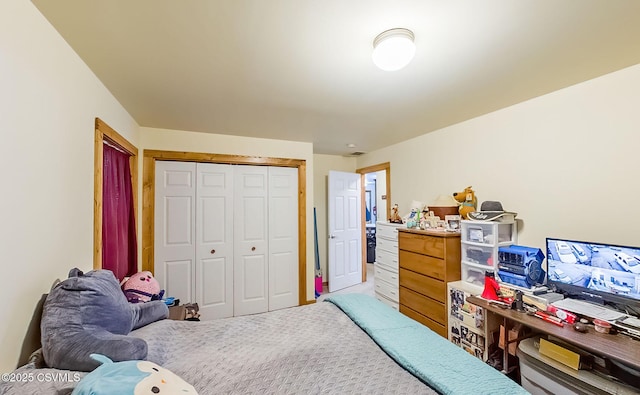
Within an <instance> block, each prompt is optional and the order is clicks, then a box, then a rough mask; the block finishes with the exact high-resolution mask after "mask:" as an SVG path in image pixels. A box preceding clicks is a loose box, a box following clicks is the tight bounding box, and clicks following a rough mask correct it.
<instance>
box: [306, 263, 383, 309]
mask: <svg viewBox="0 0 640 395" xmlns="http://www.w3.org/2000/svg"><path fill="white" fill-rule="evenodd" d="M373 273H374V271H373V263H367V281H366V282H364V283H360V284H356V285H354V286H352V287H348V288H344V289H341V290H339V291H336V292H332V293H329V289H328V288H327V286H326V285H325V286H324V287H323V293H322V295H320V296H319V297H318V299H317V301H318V302H321V301H322V300H323V299H324V298H326V297H327V296H329V295H332V294H349V293H361V294H367V295H371V296H375V287H374V285H373V284H374V274H373Z"/></svg>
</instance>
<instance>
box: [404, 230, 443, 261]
mask: <svg viewBox="0 0 640 395" xmlns="http://www.w3.org/2000/svg"><path fill="white" fill-rule="evenodd" d="M398 240H399V242H400V243H399V245H400V249H402V250H405V251H411V252H415V253H418V254H425V255H430V256H432V257H435V258H440V259H443V258H444V238H443V237H436V236H428V235H421V234H414V233H407V232H400V234H399V235H398Z"/></svg>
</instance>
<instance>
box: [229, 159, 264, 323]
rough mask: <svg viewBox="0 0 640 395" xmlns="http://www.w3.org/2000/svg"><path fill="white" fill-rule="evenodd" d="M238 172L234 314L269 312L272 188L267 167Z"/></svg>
mask: <svg viewBox="0 0 640 395" xmlns="http://www.w3.org/2000/svg"><path fill="white" fill-rule="evenodd" d="M233 169H234V177H235V179H234V183H235V186H234V192H235V193H234V201H235V208H234V218H235V221H234V230H233V238H234V281H233V289H234V315H236V316H239V315H247V314H255V313H261V312H265V311H268V309H269V294H268V289H269V282H268V256H269V251H268V236H267V235H268V221H267V216H268V211H267V208H268V205H267V200H268V196H267V194H268V189H267V181H268V179H267V171H268V168H267V167H264V166H246V165H238V166H233Z"/></svg>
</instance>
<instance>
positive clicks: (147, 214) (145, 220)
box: [142, 150, 315, 305]
mask: <svg viewBox="0 0 640 395" xmlns="http://www.w3.org/2000/svg"><path fill="white" fill-rule="evenodd" d="M142 155H143V158H142V270H148V271H150V272H152V273H153V269H154V265H153V262H154V256H153V244H154V240H155V239H154V213H155V207H154V205H155V166H156V160H169V161H180V162H203V163H221V164H235V165H255V166H276V167H294V168H297V169H298V303H299V304H300V305H303V304H308V303H313V302H315V301H307V184H306V180H307V161H306V160H304V159H287V158H269V157H258V156H242V155H226V154H211V153H201V152H183V151H161V150H143V154H142Z"/></svg>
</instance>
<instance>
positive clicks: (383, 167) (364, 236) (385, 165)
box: [356, 162, 391, 282]
mask: <svg viewBox="0 0 640 395" xmlns="http://www.w3.org/2000/svg"><path fill="white" fill-rule="evenodd" d="M380 170H386V181H387V191H386V195H387V198H386V199H385V200H386V201H387V212H386V217H385V218H387V219H388V218H389V217H391V205H390V204H389V202H390V201H391V162H384V163H379V164H377V165H373V166H367V167H363V168H360V169H356V173H358V174H360V197H361V204H360V206H361V208H360V209H361V211H362V213H361V215H360V217H361V218H362V282H365V281H367V233H366V232H367V229H366V228H367V220H366V212H365V204H366V203H365V201H364V194H365V186H364V181H365V180H364V175H365V174H368V173H375V172H377V171H380Z"/></svg>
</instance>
